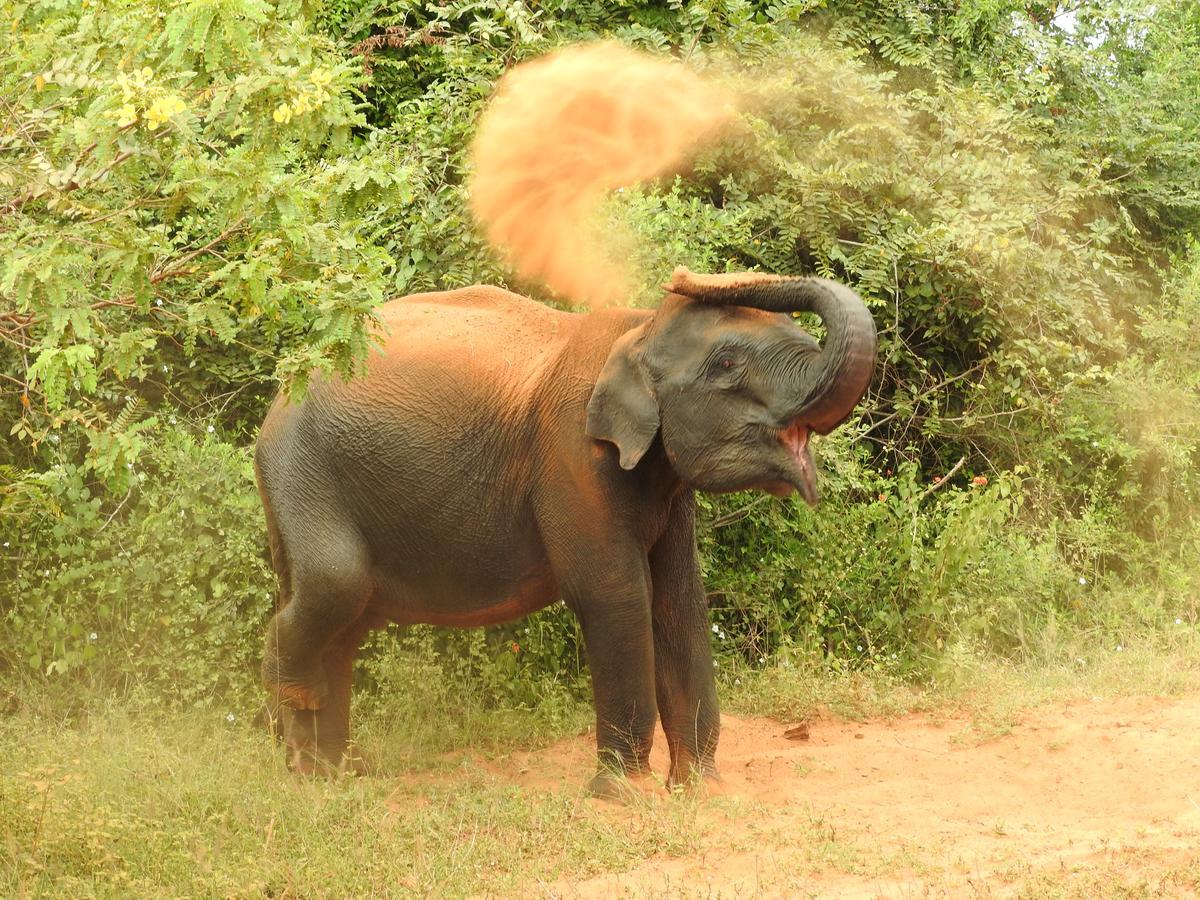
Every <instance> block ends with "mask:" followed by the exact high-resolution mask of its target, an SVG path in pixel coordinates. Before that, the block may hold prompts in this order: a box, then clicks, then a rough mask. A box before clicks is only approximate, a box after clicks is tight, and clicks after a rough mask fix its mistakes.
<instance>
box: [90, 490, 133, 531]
mask: <svg viewBox="0 0 1200 900" xmlns="http://www.w3.org/2000/svg"><path fill="white" fill-rule="evenodd" d="M132 496H133V486H132V485H131V486H130V488H129V490H127V491H126V492H125V496H124V497H122V498H121V502H120V503H118V504H117V508H116V509H114V510H113V511H112V514H111V515H110V516H109V517H108V518H107V519H105V520H104V524H103V525H101V526H100V527H99V528H97V529H96V534H99V533H100V532H102V531H103V530H104V529H105V528H107V527H108V523H109V522H111V521H112V520H113V519H115V518H116V517H117V513H119V512H120V511H121V507H123V506H124V505H125V503H126V501H127V500H129V498H130V497H132Z"/></svg>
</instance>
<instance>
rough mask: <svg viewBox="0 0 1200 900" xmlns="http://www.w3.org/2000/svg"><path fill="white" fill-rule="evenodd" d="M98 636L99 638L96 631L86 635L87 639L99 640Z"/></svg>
mask: <svg viewBox="0 0 1200 900" xmlns="http://www.w3.org/2000/svg"><path fill="white" fill-rule="evenodd" d="M99 638H100V635H98V634H96V632H94V631H93V632H92V633H91V634H89V635H88V640H89V641H95V640H99Z"/></svg>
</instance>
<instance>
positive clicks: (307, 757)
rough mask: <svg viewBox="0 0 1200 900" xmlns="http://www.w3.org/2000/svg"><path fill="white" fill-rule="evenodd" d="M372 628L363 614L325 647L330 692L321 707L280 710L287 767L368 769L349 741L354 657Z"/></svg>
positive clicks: (332, 772)
mask: <svg viewBox="0 0 1200 900" xmlns="http://www.w3.org/2000/svg"><path fill="white" fill-rule="evenodd" d="M370 627H371V621H370V619H369V617H368V616H366V615H364V616H361V617H360V618H359V619H358V620H357V621H355V622H353V623H352V624H351V625H350V626H349V627H347V628H346V630H345V631H343V632H342V633H341V634H340V635H339V636H338V637H337V638H335V639H334V640H333V642H332V643H331V644H330V645H329V647H328V648H327V649H326V650H325V653H324V655H323V657H322V662H323V664H324V668H325V679H326V684H327V687H328V692H327V694H326V696H325V702H324V704H323V705H322V706H321V708H320V709H315V710H314V709H291V708H286V707H284V708H282V709H281V710H280V713H281V718H282V723H281V724H282V726H283V737H284V740H285V742H286V745H287V748H288V766H289V768H291V769H292V770H293V771H295V772H299V773H301V774H305V775H315V774H325V775H335V774H338V773H339V772H343V771H352V772H354V773H355V774H363V773H364V772H365V766H364V765H363V763H362V760H361V758H360V757H359V755H358V754H357V753H356V752H354V751H353V749H352V745H351V742H350V694H351V690H350V689H351V683H352V680H353V675H354V659H355V657H356V656H357V654H358V649H359V646H360V645H361V644H362V640H363V638H364V637H365V636H366V634H367V632H368V631H369V630H370Z"/></svg>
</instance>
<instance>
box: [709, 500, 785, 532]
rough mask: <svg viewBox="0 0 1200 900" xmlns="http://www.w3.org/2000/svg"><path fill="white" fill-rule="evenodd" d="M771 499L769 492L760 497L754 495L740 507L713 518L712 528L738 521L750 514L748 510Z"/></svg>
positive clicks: (722, 526)
mask: <svg viewBox="0 0 1200 900" xmlns="http://www.w3.org/2000/svg"><path fill="white" fill-rule="evenodd" d="M770 499H771V495H770V494H763V495H762V496H761V497H755V498H754V499H753V500H751V501H750V502H749V503H747V504H746V505H745V506H743V507H742V508H741V509H735V510H734V511H733V512H731V513H726V514H725V515H723V516H720V517H718V518H716V519H714V520H713V523H712V527H713V528H724V527H725V526H726V525H732V524H733V523H734V522H740V521H742V519H744V518H746V516H748V515H750V511H751V510H752V509H754V508H755V507H757V506H762V505H763V504H764V503H766V502H767V501H769V500H770Z"/></svg>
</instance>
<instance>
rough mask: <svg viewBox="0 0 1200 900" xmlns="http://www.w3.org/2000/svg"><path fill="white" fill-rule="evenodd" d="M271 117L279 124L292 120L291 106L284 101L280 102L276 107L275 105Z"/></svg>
mask: <svg viewBox="0 0 1200 900" xmlns="http://www.w3.org/2000/svg"><path fill="white" fill-rule="evenodd" d="M271 118H272V119H274V120H275V121H276V122H278V123H279V124H280V125H286V124H287V123H288V122H290V121H292V108H291V107H290V106H288V105H287V104H286V103H280V104H279V105H278V106H277V107H275V112H274V114H273V115H272V116H271Z"/></svg>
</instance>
